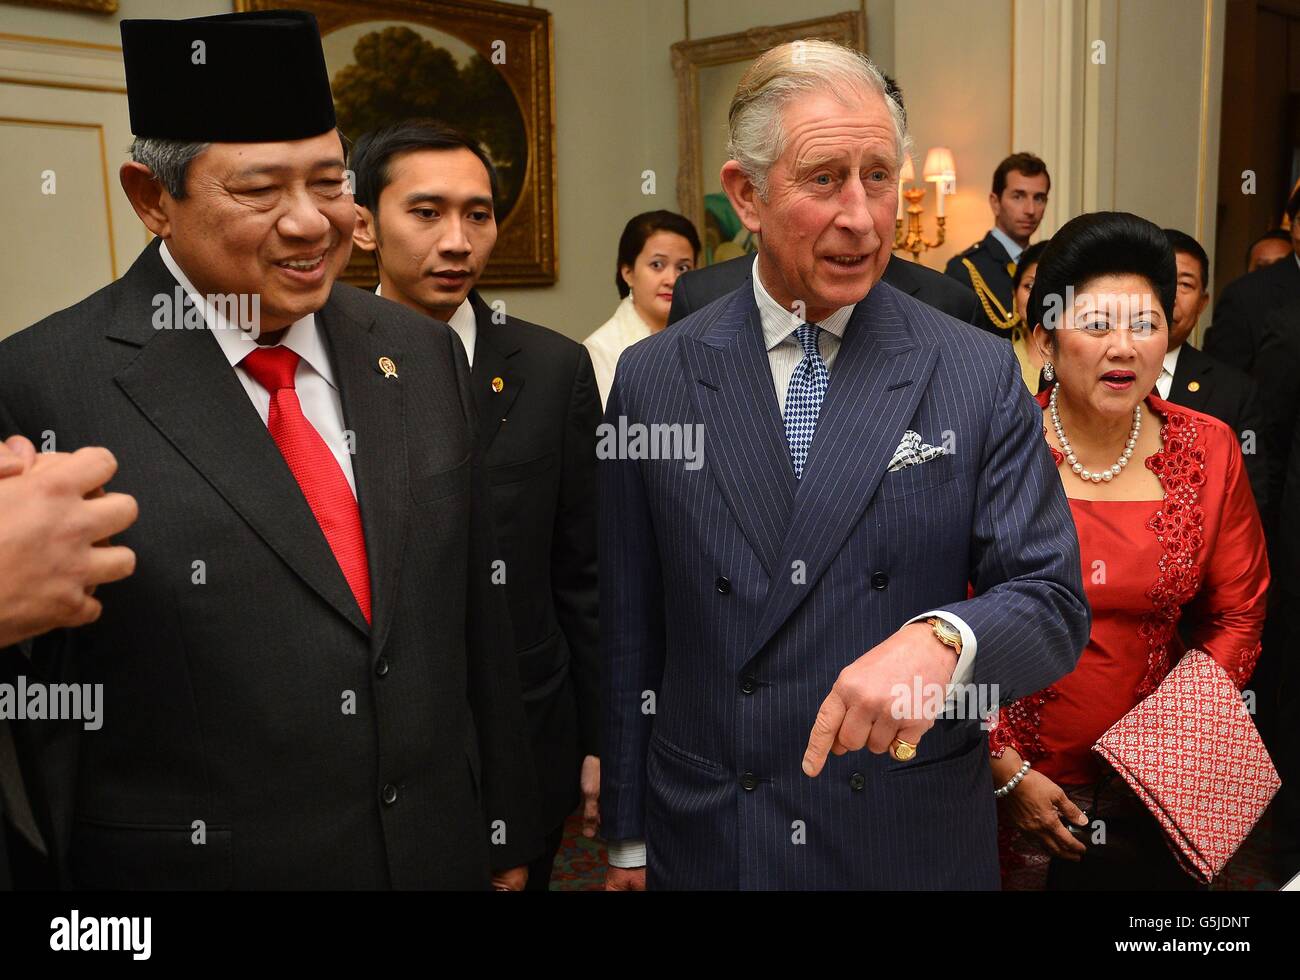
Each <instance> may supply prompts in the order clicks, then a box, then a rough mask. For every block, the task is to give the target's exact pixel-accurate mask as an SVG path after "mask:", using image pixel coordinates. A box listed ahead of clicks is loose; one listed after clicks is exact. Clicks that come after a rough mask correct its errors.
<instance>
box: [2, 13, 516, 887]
mask: <svg viewBox="0 0 1300 980" xmlns="http://www.w3.org/2000/svg"><path fill="white" fill-rule="evenodd" d="M121 28H122V52H123V58H124V61H125V68H126V78H127V99H128V103H129V108H130V113H131V128H132V132H133V133H134V134H135V136H136V137H137V146H136V150H135V152H136V155H137V156H145V157H147V158H148V159H150V160H151V161H153V164H149V163H145V162H141V161H140V160H138V159H137V160H133V161H131V162H128V163H125V164H123V165H122V167H121V170H120V175H119V176H120V179H121V182H122V186H123V189H124V191H125V192H126V196H127V198H128V199H129V200H130V202H131V204H132V206H133V207H134V208H135V211H136V214H137V215H138V216H139V217H140V219H141V221H142V222H143V223H144V225H145V226H146V227H147V228H148V229H149V230H150V231H151V232H152V233H153V235H154V236H155V237H154V239H153V241H152V242H151V243H150V244H149V245H148V246H147V247H146V248H145V250H144V251H143V252H142V253H141V254H140V256H139V257H138V258H137V259H136V260H135V262H134V264H133V265H132V266H131V268H130V269H129V270H128V271H127V273H126V274H125V275H124V276H123V277H122V278H121V279H118V280H117V281H116V282H114V283H112V284H111V285H109V286H107V287H105V288H104V289H101V290H99V291H98V292H96V293H94V294H93V295H91V296H90V297H88V298H87V299H85V300H83V301H82V302H81V303H79V304H77V305H75V306H73V307H70V308H69V309H66V310H63V311H61V312H58V313H55V314H53V315H52V316H50V317H48V318H46V319H45V320H43V321H41V322H40V323H37V324H36V325H34V326H32V327H29V328H27V329H26V330H23V331H20V332H19V333H17V334H15V335H14V336H12V337H10V338H8V339H7V340H6V341H4V342H3V343H0V436H4V435H6V434H9V433H15V432H17V433H23V434H26V435H28V436H31V435H32V434H35V433H42V432H45V431H49V432H52V433H54V434H55V436H56V437H57V439H58V445H59V446H60V448H68V449H73V448H75V447H78V446H82V445H87V444H105V445H107V446H108V447H109V448H110V449H111V450H112V452H113V455H114V456H115V457H116V459H117V462H118V470H117V474H116V476H115V478H114V481H113V488H114V489H115V490H119V491H122V492H126V493H129V494H131V495H132V496H134V497H135V498H136V500H137V501H138V503H139V508H140V514H141V515H142V517H141V520H140V521H139V522H138V523H137V524H136V525H135V526H134V527H132V528H130V529H129V530H127V531H126V532H125V533H123V534H122V535H121V536H120V543H121V545H123V546H125V547H128V548H130V549H131V550H133V551H134V552H135V553H136V555H138V556H139V564H138V567H137V569H136V572H135V574H134V575H133V576H131V577H130V578H129V579H127V580H125V581H123V582H118V583H113V584H109V585H105V586H103V587H102V588H101V590H100V598H101V600H102V602H103V614H102V615H101V616H100V618H99V619H98V620H97V621H95V622H94V623H91V624H88V625H85V626H82V627H80V628H79V629H77V630H75V631H68V630H65V631H60V632H57V633H52V634H47V635H46V636H43V637H40V638H38V639H36V640H35V641H34V643H33V650H32V656H31V664H32V672H33V673H35V674H39V675H40V676H41V679H42V680H44V681H48V682H51V683H72V682H77V683H81V684H101V685H102V688H101V690H102V692H103V696H102V706H101V707H102V715H103V717H102V727H101V728H100V729H99V730H97V731H94V732H91V733H89V735H87V734H85V733H84V732H83V725H82V723H81V722H80V721H79V720H77V719H70V718H60V719H44V720H27V721H24V722H22V724H23V725H24V726H25V728H24V730H23V732H22V735H23V736H24V737H22V738H20V739H19V740H18V741H19V745H20V749H21V750H22V751H23V752H25V753H26V754H27V755H28V757H29V758H28V762H29V763H30V764H29V765H28V766H27V767H26V771H27V772H29V773H34V774H35V779H34V785H33V786H32V787H31V788H32V796H33V805H34V809H35V811H36V817H37V818H38V821H39V823H40V826H41V829H42V831H43V832H44V833H45V837H46V842H47V844H48V845H49V849H50V858H51V863H52V866H53V867H54V869H55V873H56V879H57V884H58V885H59V886H61V887H73V888H91V889H110V890H116V889H137V888H139V889H145V888H148V889H182V890H189V889H205V888H206V889H229V888H235V889H388V888H408V889H429V888H446V889H487V888H488V887H489V886H490V883H491V874H492V871H494V870H495V871H498V872H508V873H511V874H513V876H514V880H515V881H516V882H517V883H518V884H522V881H523V877H524V875H525V873H526V872H525V871H524V870H523V869H524V867H525V866H526V865H527V863H528V862H530V861H531V860H533V858H534V857H535V856H536V855H537V853H538V852H539V851H540V849H541V834H540V828H537V827H535V826H534V822H535V813H536V808H537V804H536V799H535V793H536V787H535V780H534V777H533V773H532V766H531V761H530V759H529V748H528V742H527V740H526V738H525V736H524V718H523V710H522V707H521V704H520V697H519V687H518V676H517V672H516V670H515V665H514V662H513V657H512V655H511V653H512V641H511V638H510V635H509V622H508V615H507V612H506V603H505V596H504V594H503V593H502V591H501V590H500V589H498V588H496V587H495V586H494V585H493V584H492V582H491V575H492V567H491V564H492V562H493V561H494V560H495V559H496V558H497V557H498V555H499V554H500V552H499V551H498V549H497V547H496V544H495V541H494V536H493V532H492V526H491V518H490V514H489V513H488V508H487V503H486V494H487V490H486V481H485V475H484V472H483V467H482V465H481V460H480V457H479V454H478V452H477V450H476V429H477V422H476V419H475V413H474V408H473V398H472V395H471V392H470V382H469V371H468V368H467V367H466V366H465V363H464V355H463V354H462V353H461V349H460V346H459V344H458V342H457V341H456V339H455V337H454V336H453V335H452V333H451V332H450V331H449V330H448V329H447V328H446V327H445V326H444V325H442V324H436V323H431V322H430V321H429V320H428V319H425V318H420V317H417V316H415V315H414V314H411V313H409V312H408V311H406V310H403V309H402V308H400V307H398V306H394V305H393V304H389V303H384V302H382V301H380V300H379V299H377V298H375V297H374V296H372V295H370V294H368V293H366V292H363V291H361V290H357V289H353V288H351V287H349V286H344V285H339V284H336V282H335V279H336V277H337V276H338V275H339V273H340V272H341V271H342V270H343V268H344V267H345V266H346V264H347V260H348V256H349V254H350V253H351V247H352V228H353V225H354V224H355V221H356V213H355V211H354V208H353V204H352V195H351V194H350V193H349V192H348V187H347V182H346V180H345V172H344V153H343V146H342V143H341V141H340V137H339V134H338V131H337V129H336V126H335V118H334V106H333V100H332V98H331V95H330V89H329V76H328V73H327V71H326V67H325V58H324V53H323V51H322V50H321V41H320V34H319V29H318V27H317V25H316V20H315V18H314V17H312V16H311V15H310V14H304V13H300V12H297V11H265V12H253V13H237V14H225V15H219V16H215V17H201V18H194V19H189V20H176V21H173V20H126V21H123V22H122V25H121ZM198 50H202V51H203V52H204V54H205V58H204V59H195V58H192V57H191V55H192V52H195V51H198ZM178 160H184V162H183V163H177V164H176V165H175V166H173V165H172V164H173V163H174V162H176V161H178ZM153 165H156V166H157V167H158V170H157V171H155V169H154V168H153Z"/></svg>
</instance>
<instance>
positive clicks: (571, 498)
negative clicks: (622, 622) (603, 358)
mask: <svg viewBox="0 0 1300 980" xmlns="http://www.w3.org/2000/svg"><path fill="white" fill-rule="evenodd" d="M600 415H601V411H600V390H599V389H598V388H597V387H596V373H595V371H594V370H593V369H592V366H591V356H590V355H589V354H588V353H587V349H586V348H585V347H579V348H578V357H577V370H576V372H575V374H574V378H573V391H572V395H571V397H570V399H569V412H568V415H567V417H566V419H565V427H564V451H563V457H562V467H563V468H562V470H561V475H560V499H559V504H558V506H557V507H556V512H555V536H554V544H553V545H552V549H551V568H552V574H551V581H552V588H553V589H554V594H555V615H556V617H557V618H558V619H559V623H560V629H561V630H563V631H564V637H565V639H566V640H567V641H568V645H569V674H570V676H571V677H572V678H573V687H574V692H575V694H576V696H577V702H578V737H579V739H580V742H581V749H582V752H583V754H584V755H600V742H599V736H600V649H599V643H600V604H599V598H598V592H597V584H596V581H597V580H596V429H597V427H598V426H599V425H600Z"/></svg>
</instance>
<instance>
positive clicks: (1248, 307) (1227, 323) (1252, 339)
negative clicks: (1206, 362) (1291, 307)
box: [1205, 257, 1300, 375]
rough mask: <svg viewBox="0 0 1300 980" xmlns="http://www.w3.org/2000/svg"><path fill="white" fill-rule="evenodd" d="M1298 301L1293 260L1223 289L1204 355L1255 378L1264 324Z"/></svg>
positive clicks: (1297, 268) (1299, 282)
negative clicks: (1270, 317)
mask: <svg viewBox="0 0 1300 980" xmlns="http://www.w3.org/2000/svg"><path fill="white" fill-rule="evenodd" d="M1297 301H1300V265H1298V264H1297V263H1296V260H1295V259H1294V258H1293V257H1288V258H1285V259H1282V260H1281V261H1280V262H1274V263H1273V264H1272V265H1266V266H1264V268H1262V269H1256V270H1255V271H1254V272H1249V273H1247V274H1246V275H1244V276H1242V277H1241V278H1240V279H1235V280H1233V281H1232V282H1230V283H1228V285H1227V286H1226V287H1225V288H1224V290H1223V294H1222V295H1221V296H1220V297H1219V302H1218V304H1217V305H1216V306H1215V308H1214V322H1213V323H1212V324H1211V325H1210V329H1209V330H1207V331H1206V332H1205V353H1207V354H1210V355H1212V356H1213V357H1217V358H1218V359H1219V360H1221V361H1223V362H1224V363H1226V364H1231V365H1232V366H1233V367H1235V368H1240V369H1241V370H1242V371H1246V372H1247V373H1250V374H1256V375H1258V373H1259V372H1258V371H1256V367H1257V365H1258V364H1259V361H1260V357H1261V348H1262V346H1263V343H1264V334H1265V325H1264V321H1265V319H1267V317H1268V315H1269V314H1270V313H1271V312H1272V311H1274V310H1276V309H1278V308H1280V307H1283V306H1286V305H1288V304H1290V303H1295V302H1297Z"/></svg>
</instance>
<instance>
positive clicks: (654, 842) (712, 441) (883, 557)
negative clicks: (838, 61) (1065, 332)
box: [600, 283, 1090, 889]
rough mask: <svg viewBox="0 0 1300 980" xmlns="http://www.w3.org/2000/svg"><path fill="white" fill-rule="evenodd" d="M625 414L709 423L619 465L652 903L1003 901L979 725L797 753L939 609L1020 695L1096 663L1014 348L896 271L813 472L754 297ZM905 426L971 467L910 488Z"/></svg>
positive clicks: (616, 652) (608, 791)
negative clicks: (799, 451)
mask: <svg viewBox="0 0 1300 980" xmlns="http://www.w3.org/2000/svg"><path fill="white" fill-rule="evenodd" d="M620 416H622V417H625V420H626V423H627V424H635V423H642V424H644V425H647V426H648V425H651V424H654V423H661V424H663V423H667V424H672V423H682V424H690V425H696V424H698V425H702V426H703V432H704V449H703V458H704V465H703V466H702V467H700V468H696V469H688V468H687V467H686V466H685V465H684V464H683V462H682V461H681V460H665V459H658V460H647V459H633V458H617V459H609V460H606V461H603V462H602V463H601V464H600V469H601V482H600V489H601V555H600V563H601V572H600V580H601V593H602V595H601V637H602V643H603V645H604V651H603V652H604V658H605V660H604V664H605V680H604V686H605V695H606V698H605V704H604V708H603V711H604V724H605V732H604V738H603V743H602V744H603V746H604V749H605V754H604V757H603V759H602V799H601V810H602V820H603V823H604V831H605V834H606V836H607V837H608V838H609V839H611V840H619V839H624V838H642V837H644V838H645V839H646V845H647V850H648V857H647V865H648V868H647V881H648V884H649V886H650V887H652V888H744V889H759V888H817V889H829V888H890V889H892V888H996V887H997V886H998V867H997V854H996V845H995V830H996V820H995V810H994V802H993V793H992V790H993V786H992V777H991V775H990V772H989V763H988V747H987V738H986V735H985V732H984V731H983V730H982V729H981V728H980V723H979V721H978V720H975V719H972V720H960V721H959V720H955V719H940V720H939V721H938V722H937V723H936V725H935V727H934V728H933V729H932V730H931V731H930V732H929V733H928V734H927V735H926V736H925V738H924V739H923V740H922V742H921V745H920V749H919V750H918V753H917V757H916V758H915V759H914V760H913V761H911V762H908V763H899V762H896V761H895V760H893V759H892V758H890V757H889V756H888V755H885V756H876V755H873V754H872V753H871V752H869V751H867V750H865V749H864V750H862V751H859V752H851V753H848V754H846V755H844V756H840V757H836V756H831V757H830V758H829V760H828V762H827V765H826V767H825V769H824V770H823V771H822V773H821V774H820V775H819V776H818V777H817V778H816V779H809V778H808V777H807V776H805V775H804V774H803V772H802V771H801V768H800V763H801V761H802V756H803V750H804V747H805V745H806V743H807V740H808V734H809V730H810V729H811V727H812V723H813V719H814V718H815V717H816V715H817V709H818V707H819V705H820V704H821V702H822V700H823V699H824V698H825V696H826V694H827V693H828V692H829V691H830V689H831V687H832V685H833V684H834V683H835V679H836V676H837V675H838V674H839V672H840V671H841V670H842V669H843V668H844V667H846V666H847V665H848V664H850V663H852V662H853V661H854V660H856V659H857V658H858V657H860V656H861V655H862V654H863V653H864V652H865V651H867V650H869V649H871V648H872V647H873V646H875V645H876V644H877V643H879V642H881V641H882V640H884V639H885V638H886V637H887V636H889V635H890V634H891V633H893V632H895V631H896V630H897V629H898V628H899V627H900V626H902V624H903V623H904V622H905V621H906V620H907V619H909V618H910V617H912V616H915V615H918V614H920V613H922V612H925V611H926V610H929V609H937V608H942V609H948V610H951V611H952V612H953V613H955V614H956V615H958V616H960V617H961V618H962V619H964V620H965V621H966V622H967V623H968V624H969V625H970V627H971V628H972V630H973V631H974V633H975V636H976V638H977V640H978V650H977V653H976V658H975V682H976V683H977V684H985V685H992V684H996V685H998V697H999V699H1000V700H1002V701H1006V700H1009V699H1011V698H1016V697H1020V696H1022V695H1024V694H1027V693H1030V692H1033V691H1037V690H1039V689H1040V688H1042V687H1044V686H1045V685H1047V684H1049V683H1051V682H1052V681H1054V680H1056V679H1057V678H1059V677H1061V676H1063V675H1064V674H1066V673H1068V672H1069V671H1070V670H1071V669H1073V667H1074V664H1075V662H1076V661H1077V659H1078V657H1079V653H1080V651H1081V650H1082V649H1083V646H1084V644H1085V643H1086V641H1087V637H1088V632H1089V627H1090V613H1089V610H1088V606H1087V602H1086V600H1085V599H1084V595H1083V583H1082V579H1081V572H1080V563H1079V546H1078V539H1077V537H1076V535H1075V529H1074V523H1073V519H1072V518H1071V515H1070V509H1069V506H1068V504H1067V502H1066V498H1065V494H1064V492H1063V490H1062V488H1061V484H1060V480H1059V478H1058V476H1057V473H1056V468H1055V466H1054V465H1053V462H1052V459H1051V456H1050V454H1049V452H1048V450H1047V447H1046V445H1045V443H1044V440H1043V435H1042V430H1043V424H1042V416H1041V414H1040V411H1039V409H1038V407H1037V406H1036V405H1035V404H1034V403H1033V400H1032V399H1031V398H1030V396H1029V394H1028V392H1027V391H1026V390H1025V386H1024V383H1023V382H1022V381H1021V380H1020V371H1019V368H1018V366H1017V363H1016V359H1015V357H1014V356H1013V354H1012V351H1011V347H1010V345H1009V344H1007V343H1006V341H1005V340H1002V339H1000V338H996V337H992V336H989V335H987V334H985V333H983V332H982V331H980V330H978V329H977V328H975V327H972V326H970V325H969V324H966V323H961V322H960V321H958V320H955V319H953V318H951V317H948V316H946V315H945V314H943V313H940V312H938V311H937V310H934V309H932V308H930V307H928V306H926V305H924V304H922V303H920V302H917V301H916V300H914V299H912V298H911V297H909V296H907V295H906V294H904V293H902V292H899V291H898V290H896V289H893V288H892V287H890V286H889V285H887V284H885V283H878V284H877V285H876V286H875V287H874V288H873V289H872V290H871V292H870V293H869V294H868V296H867V297H866V299H864V300H863V301H862V302H860V303H859V304H858V305H857V308H856V309H855V310H854V312H853V316H852V318H851V319H850V321H849V323H848V326H847V328H846V330H845V334H844V339H843V343H842V345H841V347H840V350H839V353H838V355H837V357H836V360H835V363H834V366H833V369H832V371H831V375H830V388H829V390H828V391H827V394H826V399H825V402H824V403H823V405H822V410H821V416H820V419H819V421H818V425H817V432H816V436H815V438H814V440H813V444H812V450H811V453H810V455H809V458H808V463H807V466H806V469H805V471H804V476H803V480H802V481H796V480H795V478H794V473H793V470H792V468H791V464H790V458H789V452H788V449H787V444H786V440H785V435H784V429H783V426H782V421H781V417H780V413H779V411H778V408H777V401H776V397H775V393H774V391H773V386H772V375H771V369H770V367H769V364H768V358H767V354H766V351H765V349H764V345H763V341H762V331H761V327H760V322H759V313H758V309H757V306H756V305H755V303H754V297H753V291H752V288H751V287H750V285H749V284H748V283H746V285H745V286H744V287H742V288H741V289H738V290H736V291H735V292H732V293H730V294H728V295H727V296H725V297H723V298H721V299H719V300H717V301H716V302H714V303H712V304H710V305H709V306H707V307H705V308H703V309H701V310H699V311H698V312H696V313H695V314H693V315H692V316H689V317H687V318H686V319H684V320H682V321H681V322H680V323H678V324H676V325H675V326H673V327H671V328H670V329H668V330H665V331H663V332H662V333H659V334H657V335H655V336H653V337H650V338H648V339H646V340H644V341H642V342H641V343H639V344H636V345H635V346H633V347H631V348H629V349H628V350H627V351H625V352H624V354H623V355H622V358H621V359H620V361H619V365H618V373H617V376H616V378H615V381H614V386H613V390H612V392H611V394H610V399H609V405H608V408H607V411H606V417H605V418H606V422H608V423H612V424H615V425H617V424H618V423H619V418H620ZM907 429H914V430H916V431H917V432H919V433H920V434H921V436H922V438H923V439H924V440H925V441H926V442H929V443H934V444H938V443H939V442H941V441H944V440H945V438H946V439H947V442H948V445H949V446H950V447H951V448H952V449H954V450H955V451H954V452H953V453H952V454H950V455H947V456H942V457H939V458H937V459H934V460H931V461H928V462H925V463H921V464H918V465H915V466H912V467H908V468H906V469H902V470H899V471H897V472H893V473H887V472H886V469H887V466H888V463H889V460H890V457H891V455H892V454H893V451H894V449H895V447H897V446H898V444H899V441H900V440H901V439H902V436H903V433H904V431H905V430H907ZM632 431H634V430H632ZM946 434H947V435H946ZM628 455H631V454H623V456H624V457H626V456H628ZM724 580H725V581H724ZM968 584H969V585H970V586H972V587H973V598H968Z"/></svg>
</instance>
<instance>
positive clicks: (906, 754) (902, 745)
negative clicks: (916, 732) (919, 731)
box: [889, 738, 916, 762]
mask: <svg viewBox="0 0 1300 980" xmlns="http://www.w3.org/2000/svg"><path fill="white" fill-rule="evenodd" d="M889 754H890V755H892V756H893V757H894V758H895V759H897V760H898V761H899V762H911V761H912V759H914V758H916V746H915V745H913V744H912V743H911V742H904V741H903V740H902V739H901V738H896V739H894V740H893V741H892V742H890V743H889Z"/></svg>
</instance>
